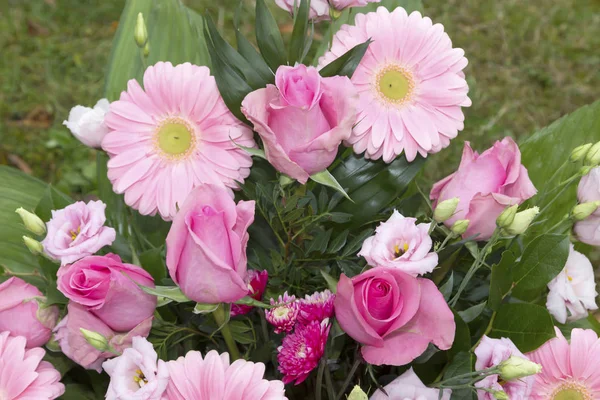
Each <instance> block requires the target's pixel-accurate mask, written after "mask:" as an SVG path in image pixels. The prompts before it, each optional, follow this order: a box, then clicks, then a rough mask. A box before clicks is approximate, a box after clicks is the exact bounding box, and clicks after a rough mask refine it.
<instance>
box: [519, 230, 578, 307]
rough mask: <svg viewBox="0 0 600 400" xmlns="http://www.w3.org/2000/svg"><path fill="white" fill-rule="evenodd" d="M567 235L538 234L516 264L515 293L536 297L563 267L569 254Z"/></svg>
mask: <svg viewBox="0 0 600 400" xmlns="http://www.w3.org/2000/svg"><path fill="white" fill-rule="evenodd" d="M569 245H570V242H569V237H568V236H567V235H554V234H546V235H541V236H538V237H537V238H535V239H534V240H533V241H532V242H531V243H529V245H528V246H527V247H526V248H525V250H524V251H523V256H522V257H521V260H520V261H519V262H518V263H517V264H516V265H515V266H514V268H513V273H512V276H513V282H514V288H513V291H512V294H513V296H515V297H518V298H520V299H523V300H533V299H534V298H535V297H537V296H538V295H539V293H540V292H542V291H543V290H544V289H545V288H546V285H547V284H548V282H550V281H551V280H552V279H553V278H554V277H555V276H556V275H558V274H559V273H560V271H562V269H563V268H564V266H565V263H566V262H567V257H568V256H569Z"/></svg>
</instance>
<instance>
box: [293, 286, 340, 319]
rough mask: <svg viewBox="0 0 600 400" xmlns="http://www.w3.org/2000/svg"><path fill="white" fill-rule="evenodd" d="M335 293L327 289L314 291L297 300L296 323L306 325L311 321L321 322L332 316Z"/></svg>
mask: <svg viewBox="0 0 600 400" xmlns="http://www.w3.org/2000/svg"><path fill="white" fill-rule="evenodd" d="M334 300H335V294H333V293H331V292H330V291H329V290H324V291H322V292H314V293H313V294H312V295H310V296H309V295H306V296H304V298H303V299H300V300H298V323H300V324H302V325H308V324H309V323H310V322H311V321H317V322H321V321H323V320H325V319H328V318H331V317H332V316H333V301H334Z"/></svg>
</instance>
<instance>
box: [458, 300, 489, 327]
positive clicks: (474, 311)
mask: <svg viewBox="0 0 600 400" xmlns="http://www.w3.org/2000/svg"><path fill="white" fill-rule="evenodd" d="M485 306H486V302H485V301H484V302H483V303H481V304H476V305H474V306H473V307H469V308H467V309H466V310H464V311H459V312H458V314H459V315H460V317H461V318H462V319H463V321H465V322H466V323H467V324H468V323H469V322H471V321H473V320H475V318H477V317H479V316H480V315H481V313H482V312H483V310H485Z"/></svg>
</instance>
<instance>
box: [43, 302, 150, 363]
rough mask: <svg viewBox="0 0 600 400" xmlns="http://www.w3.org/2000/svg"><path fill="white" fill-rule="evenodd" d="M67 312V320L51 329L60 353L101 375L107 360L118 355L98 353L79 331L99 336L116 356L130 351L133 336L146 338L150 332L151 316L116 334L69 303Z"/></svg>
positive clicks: (93, 317)
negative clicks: (104, 339)
mask: <svg viewBox="0 0 600 400" xmlns="http://www.w3.org/2000/svg"><path fill="white" fill-rule="evenodd" d="M67 311H68V312H67V316H66V317H64V318H63V319H62V320H61V321H60V323H59V324H58V325H56V328H54V332H55V335H54V337H55V338H56V340H57V341H58V344H59V346H60V349H61V351H62V352H63V353H65V355H66V356H67V357H69V358H70V359H71V360H73V361H75V362H76V363H77V364H79V365H81V366H82V367H84V368H86V369H93V370H96V371H98V372H101V371H102V363H103V362H104V361H105V360H106V359H108V358H112V357H114V356H115V355H118V354H115V353H113V352H110V351H105V352H102V351H100V350H97V349H96V348H94V347H93V346H92V345H90V344H89V343H88V342H87V340H86V339H85V338H84V337H83V334H82V333H81V331H80V329H79V328H84V329H87V330H89V331H93V332H96V333H99V334H101V335H102V336H104V337H105V338H106V339H107V340H108V345H109V346H110V347H111V349H112V350H115V351H116V352H117V353H122V352H123V350H124V349H126V348H128V347H131V341H132V339H133V338H134V337H135V336H143V337H146V336H148V334H149V333H150V329H151V328H152V316H150V317H148V318H146V319H145V320H143V321H142V322H140V323H139V324H138V325H136V326H134V327H133V329H131V330H130V331H128V332H115V331H113V330H112V329H110V327H109V326H108V325H106V324H105V323H104V322H102V320H101V319H100V318H98V317H96V316H95V315H94V314H92V313H91V312H90V311H87V310H86V308H85V307H84V306H82V305H80V304H77V303H74V302H72V301H70V302H69V305H68V306H67Z"/></svg>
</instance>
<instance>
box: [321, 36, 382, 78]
mask: <svg viewBox="0 0 600 400" xmlns="http://www.w3.org/2000/svg"><path fill="white" fill-rule="evenodd" d="M369 44H371V40H367V41H366V42H364V43H361V44H357V45H356V46H354V47H353V48H351V49H350V50H348V51H347V52H346V53H344V54H343V55H342V56H341V57H339V58H337V59H335V60H334V61H332V62H331V63H329V64H327V65H326V66H324V67H323V69H321V71H320V74H321V75H322V76H325V77H327V76H336V75H340V76H347V77H348V78H352V74H354V70H356V67H358V64H359V63H360V60H362V58H363V56H364V55H365V53H366V52H367V49H368V48H369Z"/></svg>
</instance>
